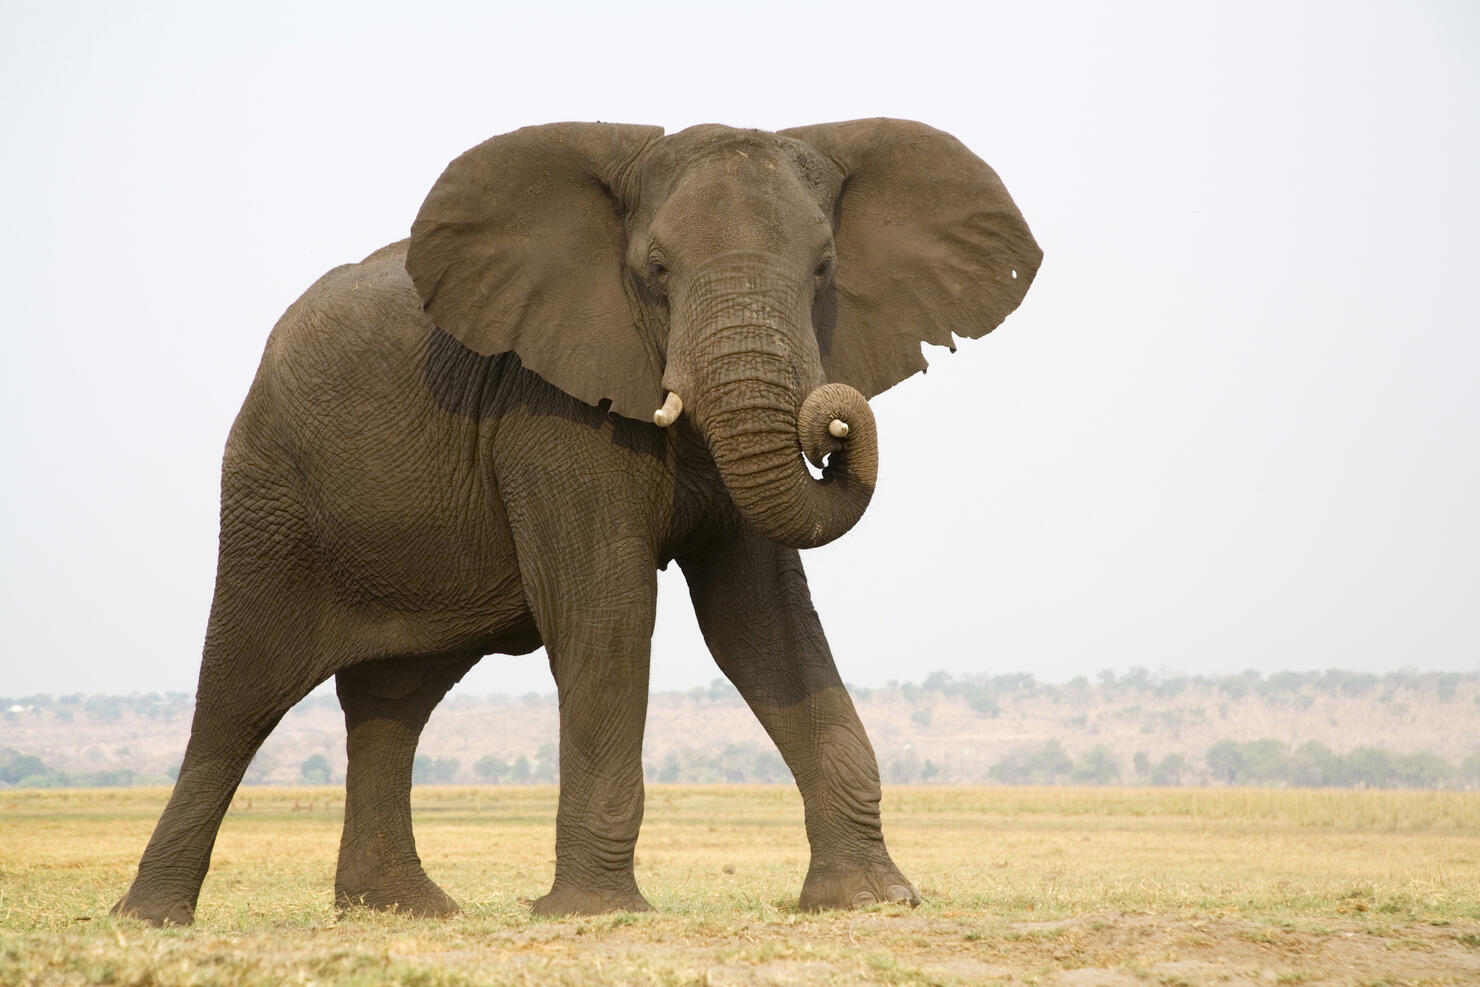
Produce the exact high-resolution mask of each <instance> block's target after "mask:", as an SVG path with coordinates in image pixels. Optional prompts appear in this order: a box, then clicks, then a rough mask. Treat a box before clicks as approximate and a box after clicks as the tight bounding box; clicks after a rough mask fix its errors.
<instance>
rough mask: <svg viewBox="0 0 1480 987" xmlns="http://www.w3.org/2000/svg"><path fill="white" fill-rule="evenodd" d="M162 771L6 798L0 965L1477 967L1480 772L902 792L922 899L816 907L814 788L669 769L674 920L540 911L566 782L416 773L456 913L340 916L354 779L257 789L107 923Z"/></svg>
mask: <svg viewBox="0 0 1480 987" xmlns="http://www.w3.org/2000/svg"><path fill="white" fill-rule="evenodd" d="M167 794H168V793H167V792H166V791H164V790H160V789H113V790H94V791H26V790H11V791H5V792H0V983H4V984H16V983H116V984H216V983H220V984H232V985H235V984H279V983H311V982H312V983H349V984H392V983H395V984H428V985H440V984H505V983H508V984H524V983H532V984H550V983H557V984H566V983H569V984H589V983H607V982H609V983H658V984H685V983H708V984H769V983H778V984H780V983H837V984H853V983H891V984H913V983H939V984H956V983H963V984H978V983H992V982H1002V983H1039V984H1076V985H1081V984H1158V985H1160V984H1204V983H1206V984H1252V983H1260V984H1269V983H1286V984H1318V983H1340V984H1410V983H1411V984H1448V983H1480V795H1476V794H1473V793H1457V792H1390V791H1361V792H1354V791H1332V790H1324V791H1297V790H1240V789H1211V790H1210V789H1201V790H1197V789H1183V790H1175V789H1173V790H1154V789H1124V790H1116V789H1046V788H1045V789H1003V788H996V789H941V788H896V789H890V790H888V791H887V792H886V795H885V801H884V811H885V832H886V835H887V837H888V839H889V844H890V848H891V850H892V852H893V855H894V857H895V860H896V861H897V862H898V863H899V864H900V865H901V867H902V868H903V869H904V870H905V872H906V873H907V874H909V875H910V876H911V877H912V878H913V879H914V880H915V881H916V883H917V885H918V886H919V888H920V891H921V893H922V895H923V896H924V898H925V904H923V905H922V906H921V907H920V908H918V909H915V910H913V911H911V910H909V909H906V908H903V907H899V906H878V907H875V908H872V909H868V910H865V911H859V912H837V913H828V914H822V915H807V914H800V913H798V912H797V910H796V899H797V893H798V891H799V889H800V887H801V880H802V875H803V874H804V872H805V870H806V862H807V848H806V842H805V838H804V835H803V831H802V824H801V817H802V813H801V803H800V799H799V798H798V797H797V795H796V794H795V792H794V791H793V790H791V789H787V788H781V787H775V788H770V787H725V788H693V787H680V786H661V785H655V786H651V787H650V788H649V790H648V800H647V819H646V821H645V823H644V825H643V831H642V838H641V841H640V842H639V844H638V851H637V852H638V865H637V874H638V881H639V884H640V885H641V886H642V888H643V890H644V891H645V892H646V893H647V896H648V898H649V900H651V901H652V903H653V904H654V905H655V906H656V907H657V909H658V911H657V912H656V913H653V914H641V915H608V916H602V917H598V918H580V919H578V918H570V919H560V920H542V919H535V918H532V917H530V915H529V913H528V908H527V903H528V901H529V899H531V898H533V897H536V896H538V895H539V894H542V893H543V892H544V891H545V890H546V889H547V888H548V886H549V883H550V879H551V876H552V874H553V870H554V867H553V859H552V854H553V846H554V824H553V821H554V816H555V790H554V789H553V788H517V789H510V788H501V789H488V788H485V789H465V788H443V789H429V790H421V789H418V790H417V792H416V796H415V800H414V804H415V811H416V819H417V833H418V837H419V845H420V849H421V854H422V858H423V860H424V862H425V864H426V867H427V870H428V872H429V873H430V874H431V875H432V876H433V877H434V879H436V880H437V881H438V882H439V883H441V884H442V885H443V887H445V888H447V889H448V890H449V891H450V892H451V893H452V894H453V896H454V897H456V898H457V899H458V900H459V901H460V902H461V903H462V905H463V908H464V910H465V911H464V914H462V915H461V916H459V917H457V918H455V919H452V920H449V921H418V920H411V919H406V918H401V917H397V916H394V915H382V914H352V915H349V916H346V917H344V918H336V916H335V914H334V910H333V907H332V905H331V888H332V885H333V876H334V859H335V852H336V849H337V845H338V835H339V826H340V819H341V811H342V796H341V794H340V793H339V792H338V791H336V790H333V789H279V788H271V789H266V788H244V789H242V790H241V791H240V792H239V793H238V795H237V798H236V801H235V803H234V805H233V808H232V811H231V813H230V814H229V815H228V817H227V820H226V823H225V825H224V826H223V827H222V831H221V838H220V841H219V842H218V843H217V847H216V854H215V858H214V861H213V864H212V868H211V873H210V876H209V877H208V878H207V879H206V883H205V887H204V890H203V891H202V894H201V899H200V907H199V911H198V912H197V920H196V924H195V926H194V927H192V928H189V929H164V930H156V929H152V928H148V927H145V926H143V925H140V924H138V923H135V922H114V921H112V920H110V919H108V917H107V910H108V908H109V906H110V905H112V903H113V902H114V900H116V899H117V897H118V895H119V894H120V893H121V892H122V891H123V889H124V888H125V887H126V885H127V883H128V881H129V880H130V879H131V877H132V875H133V870H134V867H135V864H136V862H137V859H138V855H139V853H140V851H141V850H142V849H143V846H144V843H145V841H146V840H147V838H148V836H149V832H150V830H151V829H152V827H153V825H154V821H155V819H156V817H157V815H158V812H159V810H160V809H161V807H162V806H163V803H164V800H165V797H166V795H167Z"/></svg>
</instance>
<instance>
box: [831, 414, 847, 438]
mask: <svg viewBox="0 0 1480 987" xmlns="http://www.w3.org/2000/svg"><path fill="white" fill-rule="evenodd" d="M827 434H828V435H831V436H832V437H833V438H835V439H846V438H847V437H848V423H847V422H845V421H843V420H842V419H841V418H834V419H833V420H832V422H830V423H829V424H828V426H827Z"/></svg>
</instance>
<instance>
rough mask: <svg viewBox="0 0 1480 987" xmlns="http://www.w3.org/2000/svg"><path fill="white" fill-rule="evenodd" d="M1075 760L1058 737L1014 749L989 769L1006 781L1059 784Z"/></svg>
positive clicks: (1066, 775)
mask: <svg viewBox="0 0 1480 987" xmlns="http://www.w3.org/2000/svg"><path fill="white" fill-rule="evenodd" d="M1073 770H1074V762H1073V761H1071V760H1070V759H1069V754H1068V752H1067V751H1065V750H1064V745H1063V744H1061V743H1059V742H1058V741H1057V740H1050V741H1048V742H1047V743H1045V744H1042V745H1041V746H1038V747H1025V748H1022V749H1020V750H1017V751H1014V752H1013V753H1012V754H1009V755H1008V756H1007V757H1005V758H1003V759H1002V760H1000V761H998V762H997V763H996V764H994V765H992V766H991V767H990V768H988V769H987V776H988V777H989V778H991V779H992V780H993V781H1000V782H1002V783H1004V784H1007V785H1057V784H1060V783H1062V782H1063V781H1065V780H1067V779H1068V777H1069V775H1070V773H1071V772H1072V771H1073Z"/></svg>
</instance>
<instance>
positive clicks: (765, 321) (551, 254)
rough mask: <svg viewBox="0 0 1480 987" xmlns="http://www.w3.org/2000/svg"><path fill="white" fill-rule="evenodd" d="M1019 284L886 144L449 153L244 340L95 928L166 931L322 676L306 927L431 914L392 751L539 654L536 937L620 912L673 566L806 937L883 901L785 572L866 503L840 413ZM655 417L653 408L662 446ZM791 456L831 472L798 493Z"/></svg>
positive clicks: (401, 764)
mask: <svg viewBox="0 0 1480 987" xmlns="http://www.w3.org/2000/svg"><path fill="white" fill-rule="evenodd" d="M1038 256H1039V254H1038V251H1037V246H1036V244H1034V243H1033V241H1032V237H1031V234H1030V233H1029V232H1028V230H1027V227H1026V225H1025V224H1023V223H1022V221H1021V217H1020V216H1018V215H1017V212H1016V209H1015V207H1013V206H1012V203H1011V201H1010V200H1009V199H1007V198H1006V195H1005V192H1003V191H1002V189H1001V187H1000V183H999V182H997V180H996V176H995V175H994V174H992V173H991V170H990V169H989V168H987V167H986V166H985V164H983V163H982V162H980V161H979V160H978V159H976V158H975V157H974V156H973V155H971V154H970V152H969V151H966V150H965V149H964V148H962V147H960V145H959V143H958V142H955V141H954V139H952V138H950V137H949V136H948V135H944V134H940V133H939V132H937V131H932V130H930V128H927V127H924V126H923V125H920V124H914V123H910V122H907V121H891V120H872V121H853V122H851V123H843V124H828V125H823V126H820V127H811V128H799V129H797V130H794V131H789V132H786V133H784V134H766V133H762V132H758V131H740V130H734V129H731V128H728V127H720V126H714V125H706V126H702V127H695V128H690V129H689V130H687V131H684V132H682V133H679V134H674V135H670V136H667V137H665V136H663V135H662V133H661V131H659V130H657V129H656V128H651V127H638V126H628V125H614V124H556V125H550V126H548V127H536V128H526V129H524V130H521V131H517V132H515V133H513V134H507V135H503V136H501V137H498V138H494V139H492V140H490V141H487V142H485V143H484V144H481V145H479V146H478V147H477V148H474V149H472V150H470V151H469V152H467V153H466V154H464V155H462V156H460V157H459V158H458V159H457V160H456V161H454V162H453V163H452V164H451V165H449V166H448V168H447V170H446V171H445V172H444V174H443V176H442V178H441V179H439V180H438V182H437V183H436V184H435V185H434V186H433V188H432V191H431V192H430V193H429V194H428V196H427V198H426V201H425V203H424V204H423V206H422V209H421V211H420V213H419V214H418V216H417V218H416V221H415V222H414V223H413V225H412V235H411V239H410V240H409V241H403V242H401V243H398V244H391V245H389V246H387V247H385V248H382V249H381V250H379V251H376V252H375V253H374V254H372V255H371V256H370V257H368V258H366V259H365V260H364V261H362V262H361V263H359V264H354V265H346V266H344V267H340V268H336V269H334V270H333V271H330V272H329V273H328V274H326V275H325V276H324V277H323V278H321V279H320V280H319V281H318V282H317V283H316V284H315V285H314V286H313V287H311V288H310V289H309V290H308V291H307V292H306V293H305V294H304V295H303V297H302V298H300V299H299V300H298V301H297V302H295V303H294V304H293V305H292V306H290V307H289V309H288V311H287V312H286V313H285V314H284V316H283V318H282V319H281V320H280V321H279V323H278V325H277V327H276V328H275V329H274V330H273V333H272V335H271V336H270V337H269V339H268V342H267V345H266V347H265V349H264V354H263V361H262V364H261V366H260V367H259V370H258V373H257V376H256V378H255V379H254V381H253V384H252V388H251V390H250V392H249V394H248V396H247V399H246V402H245V404H244V405H243V408H242V411H241V414H240V415H239V416H238V418H237V420H236V422H235V424H234V425H233V428H232V433H231V436H230V438H229V439H228V442H227V448H226V455H225V458H224V461H223V468H222V498H221V541H220V556H219V565H218V573H217V583H216V591H215V593H214V596H213V601H212V610H211V617H210V621H209V624H208V629H207V638H206V644H205V648H204V651H203V657H202V664H201V678H200V684H199V688H198V690H197V707H196V716H195V720H194V722H193V724H192V734H191V740H190V744H189V746H188V748H187V751H186V755H185V759H184V762H183V764H182V767H181V771H180V776H179V781H178V783H177V785H176V789H175V792H174V793H173V795H172V796H171V800H170V803H169V806H168V807H167V808H166V809H165V812H164V814H163V816H162V817H161V819H160V822H159V825H158V826H157V827H156V830H155V833H154V835H153V837H152V838H151V840H150V843H149V845H148V847H147V848H146V849H145V852H144V856H143V859H142V860H141V861H140V866H139V873H138V876H137V878H136V879H135V881H134V883H133V885H132V886H131V887H130V888H129V890H128V892H127V893H126V894H125V896H124V897H123V899H122V900H120V902H119V904H118V905H117V906H116V908H115V911H116V912H118V913H120V914H125V915H135V916H139V917H142V918H145V919H147V920H150V921H154V922H166V921H173V922H188V921H190V919H191V917H192V916H193V913H194V905H195V901H196V896H197V895H198V894H199V890H200V883H201V880H202V879H203V877H204V875H205V873H206V870H207V868H208V866H209V861H210V852H211V847H212V844H213V842H214V839H215V834H216V831H217V828H218V827H219V825H220V821H221V817H222V815H223V814H224V812H225V811H226V807H227V806H228V805H229V803H230V799H231V795H232V793H233V792H234V790H235V788H236V786H237V784H238V782H239V781H240V779H241V777H242V773H243V772H244V771H245V770H246V768H247V765H248V763H249V762H250V760H251V757H252V754H253V753H254V752H255V750H256V749H257V747H258V746H259V745H260V743H261V741H262V739H263V738H264V737H265V736H266V735H267V733H268V732H269V731H270V730H271V729H272V727H273V726H274V725H275V724H276V723H277V722H278V720H279V718H280V717H281V716H282V715H283V713H284V712H285V711H286V710H287V709H289V708H290V707H291V706H292V705H293V703H294V702H296V701H297V700H298V699H299V698H301V697H302V696H303V695H304V694H306V693H307V692H308V691H309V690H310V689H311V688H313V686H314V685H316V684H317V683H318V682H320V681H323V680H325V679H326V678H328V677H330V676H333V677H335V679H336V687H337V689H338V691H339V695H340V701H341V705H342V706H343V708H344V711H345V716H346V729H347V749H348V753H349V763H350V768H349V773H348V774H349V777H348V779H347V796H346V812H345V829H344V834H343V837H342V841H341V848H340V857H339V864H338V867H337V870H336V880H335V895H336V906H337V907H341V908H343V907H351V906H356V905H368V906H370V907H378V908H389V907H395V908H398V909H404V910H407V911H410V912H412V913H414V914H424V915H439V914H447V913H449V912H450V911H453V910H455V909H456V907H457V906H456V903H455V902H453V901H452V899H451V898H449V897H448V896H447V895H446V894H445V893H444V892H442V890H441V889H440V888H438V887H437V886H436V885H435V884H434V883H433V882H432V881H431V880H430V878H428V877H427V875H426V874H425V872H424V871H423V869H422V867H421V863H420V859H419V856H418V855H417V853H416V849H415V841H414V836H413V834H412V830H411V820H410V776H411V762H412V759H413V758H414V755H415V749H416V743H417V740H418V738H419V736H420V733H421V730H422V728H423V726H424V725H425V723H426V720H427V717H428V716H429V715H430V712H431V710H432V709H433V708H435V706H436V705H437V703H438V702H439V701H440V700H441V698H442V697H443V696H444V695H445V693H446V691H447V689H448V688H450V687H451V685H452V684H453V683H454V682H456V681H457V679H458V678H459V677H460V676H461V675H462V674H463V673H464V672H465V671H466V670H467V668H469V667H470V666H471V665H472V664H473V663H474V662H476V661H477V660H479V659H480V658H481V657H482V656H484V655H487V654H492V653H505V654H524V653H527V652H529V651H531V650H533V649H535V648H536V647H538V646H540V645H541V644H542V643H543V644H544V645H545V647H546V650H547V652H548V653H549V658H550V665H551V670H552V672H553V673H554V676H555V679H556V683H557V686H558V689H559V695H560V714H561V738H560V739H561V742H560V769H561V779H562V785H561V792H560V803H559V808H558V810H557V817H556V877H555V882H554V886H553V887H552V888H551V889H550V893H549V894H547V895H546V896H545V897H543V898H542V899H540V901H539V902H537V903H536V905H535V911H536V912H538V913H541V914H558V913H566V912H582V913H585V912H596V911H603V910H611V909H641V908H646V907H647V902H646V901H645V900H644V899H643V898H642V895H641V893H640V892H639V890H638V888H637V885H636V881H635V878H634V875H633V868H632V851H633V847H634V844H635V840H636V838H637V833H638V829H639V827H640V824H641V820H642V811H643V779H642V761H641V749H642V737H643V728H644V720H645V710H646V705H647V684H648V670H649V652H650V647H651V636H652V629H653V620H654V614H655V607H656V576H655V569H656V567H658V566H660V565H665V564H666V563H667V562H668V561H670V560H675V559H676V560H677V561H678V563H679V565H680V567H681V568H682V569H683V572H684V575H685V578H686V579H687V581H688V584H689V591H690V596H691V598H692V600H693V603H694V609H695V613H696V615H697V617H698V619H699V623H700V627H701V629H702V631H703V633H704V637H705V640H706V642H707V643H708V645H709V647H710V649H711V651H712V653H713V654H714V657H715V660H716V662H717V664H718V665H719V667H720V668H721V669H722V671H723V672H724V674H725V675H726V676H727V677H728V678H729V679H730V681H731V682H733V683H734V684H735V686H736V688H737V689H738V690H739V692H740V693H741V695H742V696H744V697H745V699H746V701H747V702H748V703H749V704H750V706H751V708H752V709H753V710H754V711H755V714H756V716H757V717H758V719H759V720H760V721H761V723H762V725H763V726H764V728H765V729H766V731H767V732H768V734H769V735H770V736H771V737H772V739H773V740H774V741H775V743H776V745H777V747H778V749H779V750H780V752H781V755H782V757H783V758H784V759H785V761H786V763H787V764H788V765H789V766H790V767H791V769H792V771H793V774H794V776H795V778H796V781H797V784H798V787H799V789H800V790H801V792H802V796H803V801H804V806H805V827H806V831H807V834H808V839H809V841H810V843H811V848H812V859H811V863H810V866H809V869H808V873H807V877H806V879H805V881H804V884H803V887H802V892H801V897H800V903H801V905H802V907H803V908H820V907H846V906H847V905H849V904H850V903H851V902H853V901H854V900H855V898H856V896H858V895H859V894H867V895H871V896H873V897H875V898H877V899H879V900H885V899H887V898H888V897H889V894H890V889H891V888H896V889H897V888H905V889H909V882H908V881H907V880H906V879H905V878H904V877H903V876H902V875H901V874H900V872H899V871H898V869H897V868H896V867H895V866H894V864H893V862H892V861H891V860H890V859H889V856H888V853H887V851H886V850H885V849H884V844H883V837H882V829H881V824H880V818H879V799H880V790H879V777H878V768H877V764H876V761H875V758H874V753H873V750H872V748H871V746H870V745H869V742H868V739H867V737H866V735H865V734H864V731H863V727H862V725H861V724H860V723H859V721H858V717H857V714H856V711H855V710H854V709H853V705H852V702H851V700H850V699H849V698H848V695H847V691H846V689H845V688H844V686H843V683H842V681H841V678H840V676H839V675H838V672H837V668H836V666H835V664H834V662H833V659H832V655H831V653H830V651H829V649H828V645H827V641H826V638H825V637H824V635H823V632H822V628H821V624H820V622H819V619H818V616H817V613H816V611H815V609H814V608H813V606H812V603H811V597H810V593H809V592H808V589H807V585H806V577H805V575H804V573H803V570H802V566H801V562H800V558H799V555H798V552H797V546H802V545H811V544H818V543H822V542H825V541H827V540H830V539H831V538H833V537H837V536H838V535H840V534H842V533H843V532H845V531H846V530H848V528H849V527H851V526H852V524H853V523H855V522H856V521H857V519H858V517H859V515H861V513H862V511H863V509H864V507H865V506H866V505H867V502H868V498H869V496H870V495H871V493H872V489H873V485H874V478H875V472H876V469H877V462H878V459H877V448H876V444H875V443H876V433H875V429H874V426H873V420H872V415H871V413H870V411H869V409H868V405H867V403H866V398H867V396H869V395H872V394H875V393H877V392H878V391H879V390H882V389H883V388H885V387H888V386H890V385H891V384H892V383H894V382H896V381H898V380H900V379H902V378H903V377H905V376H908V375H909V374H910V373H912V372H913V371H915V370H917V369H919V367H920V366H921V365H922V361H921V358H920V355H919V344H920V340H921V339H929V340H934V341H938V340H939V339H940V338H941V333H942V332H945V328H949V327H953V326H954V323H955V322H956V321H958V320H959V321H961V322H962V326H961V327H960V328H961V329H963V330H965V331H966V334H974V335H980V334H982V333H984V332H987V331H990V329H991V328H992V327H993V326H995V325H996V324H997V323H998V322H1000V321H1001V319H1002V318H1003V317H1004V316H1005V315H1006V314H1007V313H1008V312H1010V311H1011V310H1012V309H1013V308H1014V307H1015V306H1016V305H1017V303H1018V301H1019V300H1020V299H1021V297H1022V293H1023V292H1025V291H1026V290H1027V286H1028V284H1029V283H1030V282H1031V280H1032V278H1033V275H1034V272H1035V271H1036V267H1037V260H1038ZM653 259H656V260H659V261H661V262H662V263H663V265H664V266H665V268H666V271H662V272H659V271H657V270H655V269H654V268H652V267H651V266H650V260H653ZM824 261H827V263H825V264H824V263H823V262H824ZM819 265H821V267H820V268H819ZM1004 265H1006V267H1009V268H1015V269H1017V270H1018V271H1019V274H1020V277H1019V278H1018V279H1016V280H1010V281H1004V279H1003V278H1001V277H1000V276H999V275H1000V272H1001V271H1002V270H1004V269H1005V268H1004ZM819 270H820V273H819ZM942 320H945V322H947V323H951V326H945V325H944V323H943V321H942ZM944 338H945V339H946V340H947V341H949V339H950V336H949V333H948V332H946V333H945V336H944ZM665 387H666V388H668V389H670V390H674V391H676V392H677V393H678V394H679V395H680V396H681V397H682V399H683V402H684V411H683V413H682V414H681V415H680V416H679V418H678V420H677V421H676V422H674V423H673V424H672V426H671V427H670V428H668V429H660V428H658V427H656V426H655V425H653V424H652V423H651V415H652V413H653V410H654V409H655V408H657V407H658V406H659V405H660V404H661V402H662V400H663V398H664V396H665V394H664V388H665ZM606 399H609V401H610V404H609V405H608V403H607V400H606ZM835 417H836V418H839V419H841V420H844V421H846V422H847V423H848V425H849V429H850V430H849V434H848V438H847V440H846V442H838V441H837V440H834V439H832V438H831V437H829V436H827V434H826V427H827V424H828V422H829V421H830V420H831V419H832V418H835ZM802 453H805V455H806V456H808V457H811V458H812V459H813V460H814V461H816V460H818V459H820V458H821V457H822V456H823V455H826V454H828V453H832V458H831V460H830V464H829V466H828V467H827V469H826V470H825V472H824V478H823V480H822V481H815V480H813V479H812V477H811V476H810V474H808V472H807V471H806V468H805V464H804V463H802V462H800V461H799V460H800V459H801V458H802V455H801V454H802ZM772 539H775V540H772ZM781 542H784V543H785V545H783V544H781ZM785 546H790V547H785ZM909 896H910V897H913V891H912V890H910V891H909Z"/></svg>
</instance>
